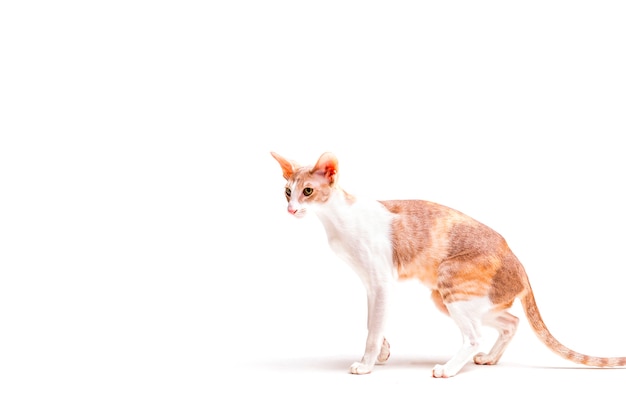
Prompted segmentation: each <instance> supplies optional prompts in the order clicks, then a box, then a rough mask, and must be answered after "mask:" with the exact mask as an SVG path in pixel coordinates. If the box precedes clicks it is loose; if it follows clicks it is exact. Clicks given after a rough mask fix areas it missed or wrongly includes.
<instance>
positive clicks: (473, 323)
mask: <svg viewBox="0 0 626 417" xmlns="http://www.w3.org/2000/svg"><path fill="white" fill-rule="evenodd" d="M446 307H448V311H449V312H450V317H452V320H454V322H455V323H456V324H457V326H459V329H461V334H462V335H463V345H462V346H461V349H459V351H458V352H457V353H456V354H455V355H454V356H453V357H452V359H450V360H449V361H448V362H446V363H445V365H435V367H434V368H433V376H434V377H435V378H447V377H451V376H454V375H456V374H457V373H458V372H459V371H460V370H461V368H463V366H465V364H466V363H467V362H469V361H470V360H471V359H472V358H473V357H474V355H476V354H477V353H478V349H479V348H480V339H481V334H480V328H481V326H482V322H483V319H484V318H485V317H486V315H487V314H488V312H489V311H490V310H491V308H492V307H493V304H492V303H491V301H490V300H489V298H488V297H480V298H474V299H471V300H468V301H457V302H454V303H449V304H446Z"/></svg>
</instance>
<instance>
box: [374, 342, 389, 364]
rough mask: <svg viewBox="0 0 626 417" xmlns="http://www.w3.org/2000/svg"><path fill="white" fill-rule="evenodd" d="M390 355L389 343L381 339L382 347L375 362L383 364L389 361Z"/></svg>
mask: <svg viewBox="0 0 626 417" xmlns="http://www.w3.org/2000/svg"><path fill="white" fill-rule="evenodd" d="M390 355H391V352H390V350H389V342H388V341H387V339H383V346H382V347H381V348H380V353H379V354H378V358H376V360H377V361H378V363H379V364H380V363H385V362H387V359H389V356H390Z"/></svg>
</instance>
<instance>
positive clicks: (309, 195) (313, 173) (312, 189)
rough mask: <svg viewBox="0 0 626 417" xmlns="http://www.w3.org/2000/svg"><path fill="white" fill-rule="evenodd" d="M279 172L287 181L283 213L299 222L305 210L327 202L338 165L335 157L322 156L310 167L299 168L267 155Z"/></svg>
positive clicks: (295, 164) (277, 156)
mask: <svg viewBox="0 0 626 417" xmlns="http://www.w3.org/2000/svg"><path fill="white" fill-rule="evenodd" d="M271 154H272V156H273V157H274V159H276V160H277V161H278V163H279V164H280V167H281V168H282V170H283V177H285V179H286V180H287V184H286V185H285V197H286V198H287V202H288V204H287V211H289V213H291V214H293V215H294V216H296V217H298V218H301V217H303V216H304V215H305V214H306V210H307V207H309V206H311V207H312V208H314V207H315V206H316V205H320V204H324V203H326V202H327V201H328V199H329V197H330V195H331V193H332V190H333V188H334V187H335V186H336V184H337V178H338V169H337V168H338V162H337V158H336V157H335V155H333V154H332V153H330V152H326V153H324V154H322V156H320V158H319V159H318V160H317V163H316V164H315V165H313V166H300V165H299V164H298V163H296V162H294V161H291V160H288V159H286V158H283V157H282V156H280V155H278V154H277V153H275V152H271Z"/></svg>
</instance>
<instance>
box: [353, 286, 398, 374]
mask: <svg viewBox="0 0 626 417" xmlns="http://www.w3.org/2000/svg"><path fill="white" fill-rule="evenodd" d="M389 292H390V291H389V286H388V285H378V286H376V287H375V288H374V289H370V290H368V294H367V329H368V333H367V340H366V342H365V353H364V354H363V358H362V359H361V361H360V362H355V363H353V364H352V366H350V373H352V374H357V375H363V374H369V373H370V372H372V369H373V368H374V365H375V364H376V360H377V359H378V361H379V362H381V363H382V362H385V361H386V360H387V359H388V358H389V343H388V342H387V340H386V339H385V337H384V334H383V332H384V327H385V322H386V320H387V310H388V304H389Z"/></svg>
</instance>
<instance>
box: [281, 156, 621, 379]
mask: <svg viewBox="0 0 626 417" xmlns="http://www.w3.org/2000/svg"><path fill="white" fill-rule="evenodd" d="M271 154H272V156H273V157H274V158H275V159H276V160H277V161H278V163H279V164H280V166H281V168H282V171H283V177H284V178H285V179H286V180H287V185H286V187H285V195H286V197H287V201H288V205H287V210H288V211H289V213H291V214H292V215H294V216H295V217H302V216H304V215H305V214H306V211H307V209H311V210H313V211H314V212H315V213H316V214H317V216H318V217H319V219H320V221H321V222H322V224H323V225H324V228H325V229H326V234H327V236H328V241H329V244H330V246H331V248H332V249H333V250H334V251H335V252H336V253H337V254H338V255H339V256H340V257H341V258H342V259H344V260H345V261H346V262H347V263H348V264H349V265H350V266H351V267H352V268H353V269H354V270H355V272H356V273H357V274H358V275H359V277H360V278H361V280H362V281H363V284H364V285H365V288H366V292H367V298H368V336H367V340H366V344H365V353H364V355H363V358H362V359H361V361H359V362H355V363H354V364H352V366H351V367H350V372H351V373H353V374H367V373H369V372H371V371H372V368H373V367H374V364H375V363H376V362H377V361H378V363H382V362H385V361H386V360H387V359H388V358H389V343H388V342H387V340H386V339H385V337H384V333H383V332H384V327H385V322H386V317H387V312H388V309H389V305H388V304H389V294H390V285H391V284H392V283H393V282H394V281H395V280H397V279H406V278H418V279H419V280H420V281H421V282H422V283H423V284H424V285H426V286H427V287H428V288H430V289H431V291H432V299H433V301H434V302H435V305H436V306H437V307H438V308H439V310H441V311H442V312H444V313H446V314H448V315H449V316H450V317H451V318H452V319H453V320H454V321H455V323H456V324H457V325H458V327H459V328H460V330H461V333H462V335H463V344H462V346H461V348H460V349H459V351H458V352H457V353H456V354H455V355H454V356H453V357H452V358H451V359H450V360H449V361H448V362H446V363H445V364H443V365H436V366H435V367H434V368H433V370H432V375H433V377H437V378H439V377H451V376H454V375H456V374H457V373H458V372H459V371H460V370H461V369H462V368H463V366H464V365H465V364H466V363H468V362H469V361H470V360H472V359H473V361H474V362H475V363H476V364H481V365H493V364H496V363H497V362H498V361H499V360H500V357H501V356H502V354H503V352H504V350H505V349H506V347H507V345H508V343H509V342H510V341H511V339H512V337H513V335H514V334H515V331H516V329H517V325H518V322H519V319H518V318H517V317H515V316H513V315H512V314H510V313H509V312H508V309H509V308H510V307H511V305H512V304H513V302H514V301H515V299H516V298H518V299H520V301H521V304H522V306H523V308H524V311H525V313H526V317H527V318H528V321H529V322H530V324H531V327H532V329H533V330H534V331H535V333H536V334H537V336H538V337H539V339H540V340H541V341H542V342H543V343H544V344H545V345H546V346H547V347H549V348H550V349H552V350H553V351H554V352H556V353H557V354H559V355H560V356H562V357H564V358H566V359H568V360H570V361H573V362H575V363H578V364H583V365H589V366H597V367H614V366H624V365H626V357H615V358H603V357H596V356H589V355H584V354H580V353H578V352H575V351H573V350H571V349H569V348H567V347H565V346H564V345H562V344H561V343H560V342H558V341H557V340H556V339H555V338H554V337H553V336H552V334H551V333H550V332H549V331H548V329H547V327H546V325H545V324H544V322H543V320H542V318H541V316H540V314H539V310H538V309H537V304H536V303H535V299H534V297H533V292H532V290H531V288H530V283H529V281H528V277H527V275H526V272H525V270H524V267H523V266H522V264H521V263H520V262H519V260H518V259H517V257H516V256H515V255H514V254H513V252H512V251H511V249H510V248H509V246H508V245H507V243H506V241H505V240H504V238H503V237H502V236H500V235H499V234H498V233H496V232H495V231H494V230H492V229H491V228H489V227H487V226H485V225H484V224H482V223H480V222H478V221H476V220H474V219H472V218H471V217H469V216H466V215H465V214H463V213H461V212H459V211H456V210H454V209H451V208H448V207H445V206H442V205H440V204H436V203H432V202H427V201H421V200H393V201H369V200H361V199H358V198H356V197H354V196H352V195H350V194H348V193H346V192H345V191H343V190H342V189H341V188H340V187H339V185H338V181H337V179H338V161H337V159H336V157H335V156H334V155H333V154H331V153H324V154H323V155H322V156H321V157H320V158H319V159H318V161H317V163H316V164H315V165H313V166H300V165H299V164H297V163H295V162H293V161H291V160H288V159H285V158H283V157H282V156H280V155H278V154H276V153H274V152H272V153H271ZM483 325H487V326H491V327H494V328H495V329H496V330H497V331H498V338H497V340H496V342H495V343H494V345H493V347H492V348H491V350H490V351H489V353H480V352H479V342H480V330H481V327H482V326H483Z"/></svg>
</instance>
